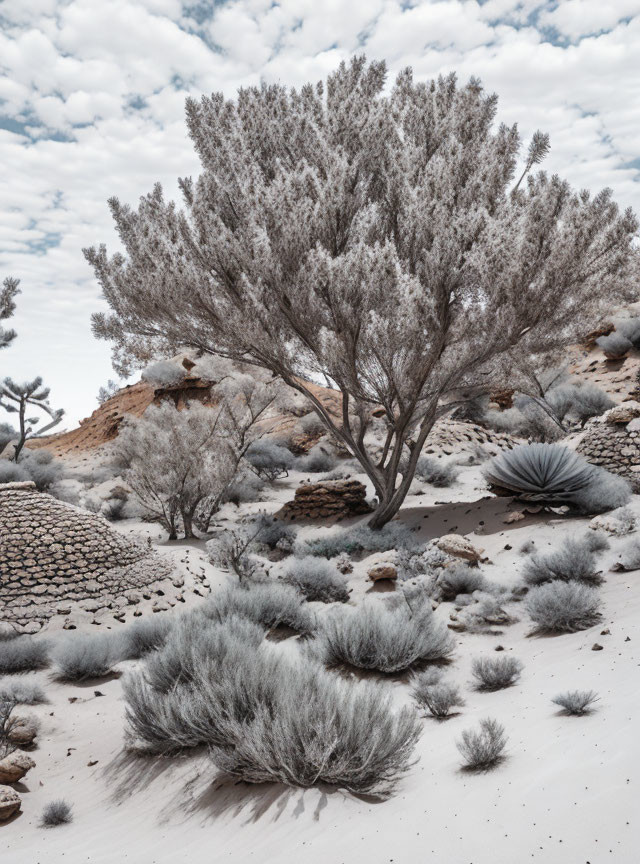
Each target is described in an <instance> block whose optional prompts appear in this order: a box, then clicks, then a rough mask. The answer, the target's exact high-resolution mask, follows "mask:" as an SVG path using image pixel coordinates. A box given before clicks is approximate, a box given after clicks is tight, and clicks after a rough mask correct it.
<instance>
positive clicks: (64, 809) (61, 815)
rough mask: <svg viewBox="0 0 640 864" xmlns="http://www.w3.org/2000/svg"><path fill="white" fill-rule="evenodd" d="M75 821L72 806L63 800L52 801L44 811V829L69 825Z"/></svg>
mask: <svg viewBox="0 0 640 864" xmlns="http://www.w3.org/2000/svg"><path fill="white" fill-rule="evenodd" d="M71 821H73V813H72V810H71V805H70V804H68V803H67V802H66V801H63V800H62V799H61V798H60V799H58V800H56V801H50V802H49V803H48V804H46V805H45V807H44V809H43V811H42V823H41V824H42V826H43V827H44V828H55V827H56V826H58V825H67V824H68V823H69V822H71Z"/></svg>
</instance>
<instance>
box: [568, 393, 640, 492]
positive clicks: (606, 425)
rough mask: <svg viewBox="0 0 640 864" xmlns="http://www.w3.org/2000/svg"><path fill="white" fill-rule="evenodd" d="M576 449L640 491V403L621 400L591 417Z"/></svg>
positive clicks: (595, 463) (590, 460)
mask: <svg viewBox="0 0 640 864" xmlns="http://www.w3.org/2000/svg"><path fill="white" fill-rule="evenodd" d="M576 450H577V451H578V453H581V454H582V455H583V456H584V457H585V459H587V460H588V461H589V462H591V463H593V464H594V465H599V466H601V467H602V468H606V469H607V471H611V472H612V473H614V474H619V475H620V476H621V477H626V479H627V480H629V481H630V482H631V485H632V486H633V489H634V491H635V492H638V491H640V403H639V402H632V401H629V402H623V403H622V404H621V405H616V407H615V408H611V409H610V410H609V411H606V412H605V413H604V414H603V415H602V417H598V418H597V419H596V420H592V421H591V422H590V423H589V424H588V425H587V428H586V429H585V432H584V434H583V436H582V438H581V440H580V442H579V443H578V445H577V447H576Z"/></svg>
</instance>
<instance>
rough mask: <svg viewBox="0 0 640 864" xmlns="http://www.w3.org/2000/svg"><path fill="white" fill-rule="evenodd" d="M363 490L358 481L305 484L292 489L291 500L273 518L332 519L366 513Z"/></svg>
mask: <svg viewBox="0 0 640 864" xmlns="http://www.w3.org/2000/svg"><path fill="white" fill-rule="evenodd" d="M366 494H367V489H366V486H365V485H364V484H363V483H360V482H359V481H358V480H327V481H324V482H322V483H307V484H306V485H304V486H299V487H298V488H297V489H296V494H295V497H294V499H293V501H289V502H287V503H286V504H285V505H284V507H283V508H282V510H280V511H279V512H278V513H277V514H276V516H279V517H280V518H281V519H290V520H295V519H332V518H343V517H346V516H359V515H362V514H363V513H370V512H371V507H370V506H369V505H368V504H367V502H366Z"/></svg>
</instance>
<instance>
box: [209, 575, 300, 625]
mask: <svg viewBox="0 0 640 864" xmlns="http://www.w3.org/2000/svg"><path fill="white" fill-rule="evenodd" d="M201 613H202V614H203V615H205V616H207V617H209V618H211V619H212V620H216V621H222V620H224V619H225V618H226V617H227V616H229V615H236V616H238V617H240V618H246V619H247V620H249V621H252V622H253V623H255V624H259V625H260V626H261V627H263V628H266V629H271V628H273V627H280V626H284V627H290V628H291V629H292V630H296V631H297V632H298V633H305V634H307V633H311V632H312V631H313V630H314V629H315V619H314V616H313V614H312V612H311V611H310V610H309V607H308V606H307V604H306V603H305V601H304V597H303V596H302V595H301V594H300V593H299V592H298V591H297V590H296V589H295V588H293V587H292V586H291V585H283V584H282V583H281V582H275V581H268V580H266V581H264V582H257V583H254V584H249V585H248V586H247V587H242V586H239V587H235V586H234V587H233V588H228V589H227V590H226V591H221V592H220V593H219V594H216V595H215V596H214V597H212V598H211V599H210V600H208V601H207V602H206V603H204V604H203V605H202V607H201Z"/></svg>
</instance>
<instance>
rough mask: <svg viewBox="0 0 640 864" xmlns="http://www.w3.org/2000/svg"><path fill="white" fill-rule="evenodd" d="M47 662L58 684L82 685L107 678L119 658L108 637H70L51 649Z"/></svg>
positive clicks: (113, 643) (80, 635)
mask: <svg viewBox="0 0 640 864" xmlns="http://www.w3.org/2000/svg"><path fill="white" fill-rule="evenodd" d="M51 659H52V660H53V677H54V678H56V679H57V680H58V681H85V680H86V679H88V678H104V677H105V676H106V675H109V673H110V672H111V671H112V669H113V666H114V665H115V663H117V662H118V660H119V657H118V648H117V646H116V644H115V642H114V640H113V639H112V638H111V637H110V636H107V635H103V634H96V635H88V634H87V635H85V634H83V633H74V634H73V635H72V636H68V637H66V638H64V639H61V640H60V641H59V642H58V643H57V644H56V645H55V646H54V648H53V651H52V655H51Z"/></svg>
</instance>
